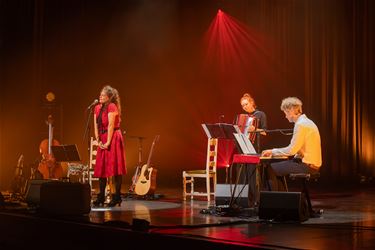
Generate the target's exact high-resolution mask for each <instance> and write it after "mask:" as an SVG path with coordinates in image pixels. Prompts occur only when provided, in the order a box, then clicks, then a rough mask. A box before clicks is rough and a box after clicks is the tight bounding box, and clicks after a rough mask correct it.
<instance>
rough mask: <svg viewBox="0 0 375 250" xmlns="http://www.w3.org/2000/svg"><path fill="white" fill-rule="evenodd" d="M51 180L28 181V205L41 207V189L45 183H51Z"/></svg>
mask: <svg viewBox="0 0 375 250" xmlns="http://www.w3.org/2000/svg"><path fill="white" fill-rule="evenodd" d="M50 181H51V180H28V182H27V189H26V197H25V200H26V202H27V204H29V205H33V206H39V205H40V187H41V186H42V184H43V183H46V182H50Z"/></svg>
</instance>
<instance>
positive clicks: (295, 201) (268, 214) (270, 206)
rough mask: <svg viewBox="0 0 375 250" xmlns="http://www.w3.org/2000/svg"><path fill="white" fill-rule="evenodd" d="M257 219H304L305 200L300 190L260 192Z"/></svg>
mask: <svg viewBox="0 0 375 250" xmlns="http://www.w3.org/2000/svg"><path fill="white" fill-rule="evenodd" d="M258 215H259V219H264V220H273V221H294V222H296V221H298V222H302V221H306V220H307V219H308V218H309V212H308V209H307V200H306V198H305V195H304V194H303V193H301V192H271V191H261V192H260V204H259V213H258Z"/></svg>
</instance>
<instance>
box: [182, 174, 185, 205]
mask: <svg viewBox="0 0 375 250" xmlns="http://www.w3.org/2000/svg"><path fill="white" fill-rule="evenodd" d="M182 185H183V187H182V190H183V191H182V198H183V200H184V201H186V177H183V180H182Z"/></svg>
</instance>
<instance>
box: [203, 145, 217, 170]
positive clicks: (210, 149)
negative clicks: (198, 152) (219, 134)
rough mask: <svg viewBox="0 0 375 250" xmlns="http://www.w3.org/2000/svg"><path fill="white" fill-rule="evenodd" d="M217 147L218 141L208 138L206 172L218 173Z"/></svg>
mask: <svg viewBox="0 0 375 250" xmlns="http://www.w3.org/2000/svg"><path fill="white" fill-rule="evenodd" d="M217 145H218V139H216V138H208V142H207V160H206V171H207V173H208V172H209V171H214V172H216V167H217Z"/></svg>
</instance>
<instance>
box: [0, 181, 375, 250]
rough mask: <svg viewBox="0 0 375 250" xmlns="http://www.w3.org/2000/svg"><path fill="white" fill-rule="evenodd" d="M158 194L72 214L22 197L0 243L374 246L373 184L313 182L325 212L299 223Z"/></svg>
mask: <svg viewBox="0 0 375 250" xmlns="http://www.w3.org/2000/svg"><path fill="white" fill-rule="evenodd" d="M158 193H159V194H162V195H159V196H158V197H156V196H155V197H156V198H155V199H142V198H139V197H132V196H128V195H125V194H124V196H123V202H122V204H121V206H117V207H113V208H106V207H104V208H92V209H91V211H90V213H89V214H85V215H78V216H71V215H69V216H68V215H59V216H56V215H51V214H44V213H40V212H38V211H36V210H33V209H30V208H29V207H27V206H25V204H22V203H18V204H17V203H6V204H5V206H3V207H2V208H1V209H0V217H1V219H0V221H1V223H0V227H1V232H2V234H1V241H0V248H1V249H30V248H31V247H32V248H34V247H37V248H38V249H41V248H50V247H51V246H52V245H53V247H54V248H58V249H60V248H61V249H63V248H70V249H89V248H90V249H92V248H94V249H96V248H107V247H115V246H120V247H121V248H125V247H130V245H132V246H137V247H139V248H141V249H145V247H149V246H152V247H153V248H156V249H159V248H164V249H175V248H187V247H197V249H240V248H257V249H259V248H262V249H328V248H336V249H359V248H360V249H362V248H368V249H374V248H375V227H374V224H375V188H374V187H372V185H367V186H359V185H357V186H355V187H352V188H350V189H349V188H346V189H345V190H339V189H338V188H335V189H333V188H327V187H324V188H323V187H315V188H313V189H312V192H311V194H312V205H313V207H314V209H322V210H324V212H323V214H322V216H321V217H320V218H309V219H308V220H307V221H304V222H290V221H289V222H287V221H285V222H275V221H274V222H272V221H267V220H260V219H259V218H258V216H256V215H254V211H253V210H252V209H243V210H242V212H241V213H238V214H233V215H228V214H220V213H217V211H218V210H217V209H212V208H213V207H215V206H214V202H213V201H212V202H210V203H208V202H207V201H204V200H203V199H199V200H192V201H191V200H187V201H182V199H181V197H182V195H181V190H179V189H178V188H159V189H158ZM246 210H247V211H246Z"/></svg>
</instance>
